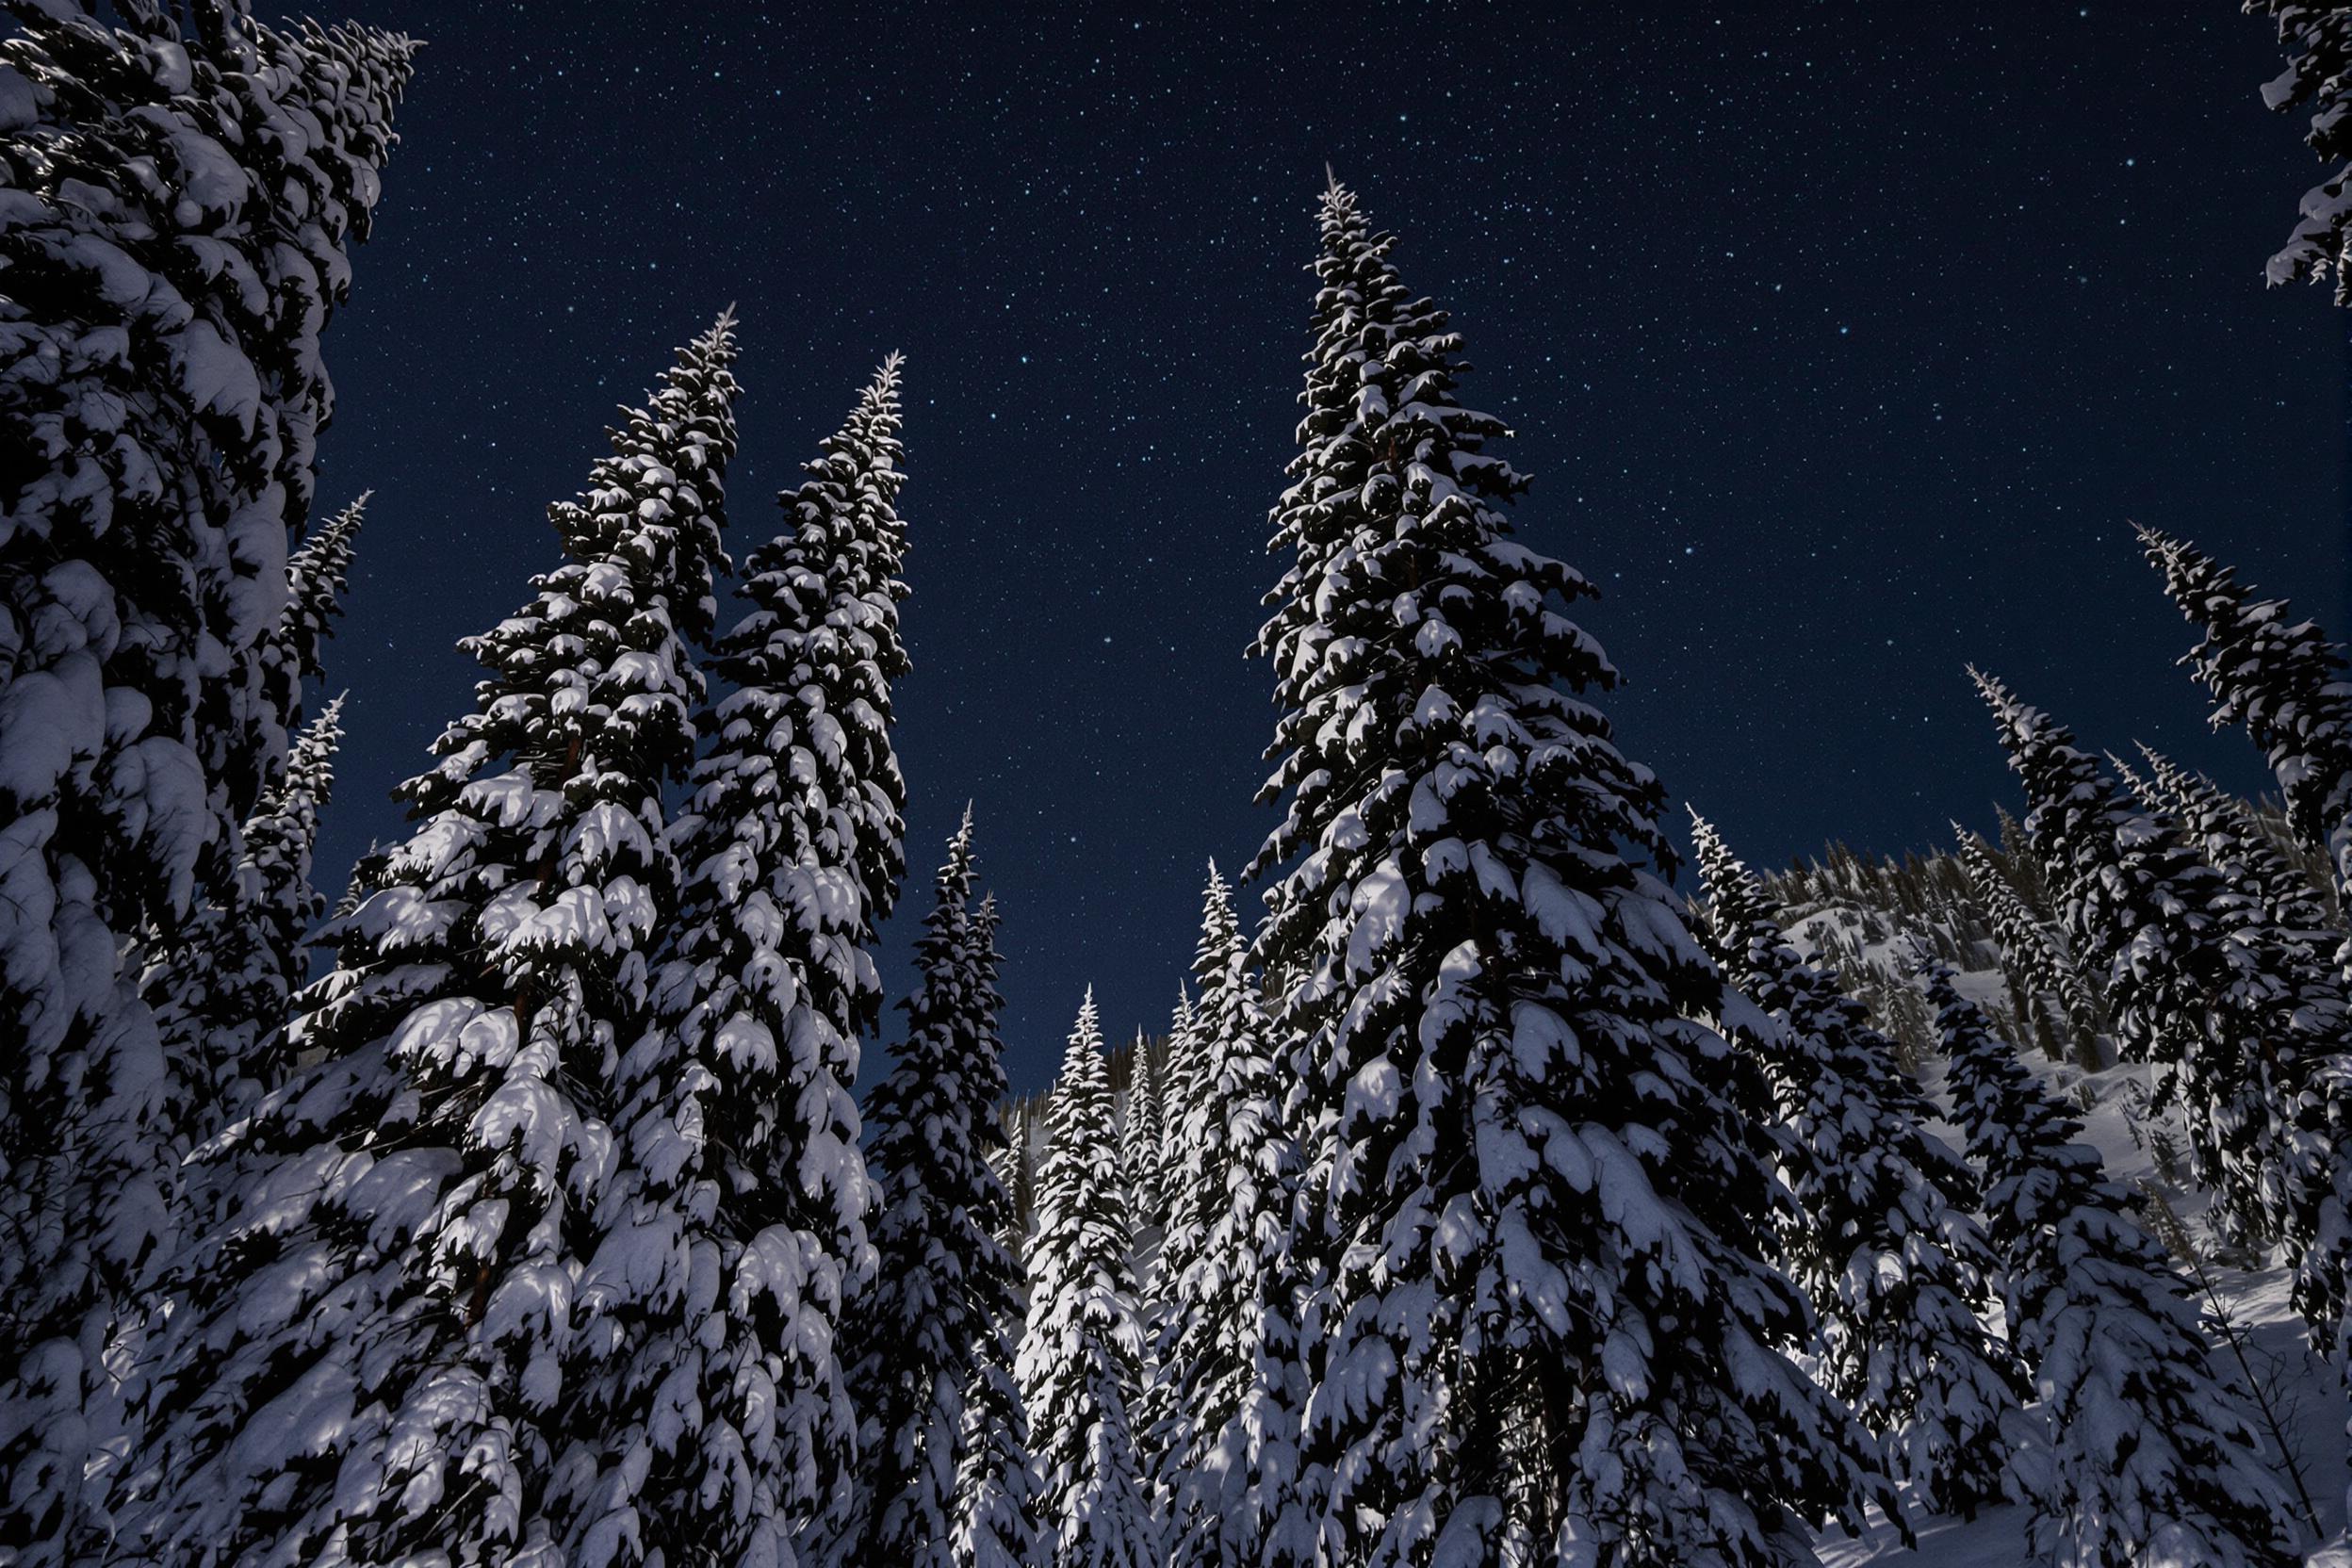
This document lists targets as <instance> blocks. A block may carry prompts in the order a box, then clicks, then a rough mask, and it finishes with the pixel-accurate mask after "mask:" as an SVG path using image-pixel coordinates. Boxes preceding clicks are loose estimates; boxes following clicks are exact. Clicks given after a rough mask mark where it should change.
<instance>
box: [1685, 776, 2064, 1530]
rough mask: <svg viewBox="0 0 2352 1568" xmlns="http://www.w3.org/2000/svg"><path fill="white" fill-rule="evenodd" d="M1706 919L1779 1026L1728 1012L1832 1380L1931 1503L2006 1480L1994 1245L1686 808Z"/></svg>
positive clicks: (2018, 1390)
mask: <svg viewBox="0 0 2352 1568" xmlns="http://www.w3.org/2000/svg"><path fill="white" fill-rule="evenodd" d="M1691 825H1692V833H1693V836H1694V838H1695V841H1696V843H1697V847H1698V852H1699V874H1700V877H1701V879H1702V881H1703V883H1704V885H1705V888H1706V890H1707V936H1708V939H1709V941H1710V944H1711V945H1712V946H1713V947H1714V949H1715V951H1716V954H1717V956H1718V957H1719V958H1720V960H1721V961H1722V963H1723V970H1724V972H1725V973H1726V974H1728V975H1729V976H1730V978H1731V980H1732V982H1733V984H1735V985H1736V986H1738V987H1739V988H1740V991H1741V992H1742V993H1744V994H1745V996H1746V997H1747V998H1748V999H1749V1000H1751V1001H1753V1002H1754V1003H1755V1004H1756V1005H1757V1006H1759V1007H1761V1008H1763V1009H1764V1010H1765V1011H1766V1013H1767V1014H1769V1015H1770V1017H1771V1018H1772V1020H1773V1021H1777V1022H1778V1023H1779V1024H1781V1025H1782V1026H1783V1027H1781V1028H1778V1029H1771V1028H1757V1027H1755V1026H1753V1025H1749V1026H1747V1027H1739V1026H1737V1025H1735V1026H1734V1027H1733V1029H1732V1033H1733V1036H1734V1037H1735V1038H1738V1039H1740V1042H1741V1043H1742V1044H1743V1045H1746V1046H1747V1047H1748V1048H1749V1049H1750V1050H1752V1051H1754V1052H1756V1054H1757V1056H1758V1057H1759V1059H1760V1060H1761V1062H1762V1065H1763V1067H1764V1069H1765V1071H1766V1074H1767V1076H1768V1077H1769V1079H1770V1080H1771V1082H1772V1087H1773V1094H1774V1100H1775V1104H1774V1105H1773V1106H1772V1119H1773V1120H1776V1121H1777V1122H1778V1124H1779V1125H1781V1126H1782V1127H1784V1128H1786V1129H1787V1131H1788V1132H1789V1135H1791V1140H1792V1143H1793V1147H1792V1148H1791V1149H1790V1151H1789V1166H1790V1169H1789V1178H1790V1184H1791V1186H1792V1188H1793V1189H1794V1195H1795V1198H1796V1212H1795V1214H1794V1215H1793V1216H1792V1217H1791V1219H1792V1223H1791V1224H1789V1226H1788V1227H1787V1241H1786V1254H1787V1257H1788V1259H1789V1269H1790V1272H1791V1274H1792V1275H1793V1276H1794V1277H1795V1278H1796V1280H1797V1282H1799V1283H1800V1284H1802V1285H1803V1286H1804V1287H1805V1291H1806V1293H1807V1295H1808V1296H1810V1297H1811V1299H1812V1301H1813V1309H1814V1312H1815V1314H1816V1315H1817V1316H1818V1318H1819V1319H1820V1323H1821V1366H1822V1370H1823V1372H1824V1374H1825V1378H1826V1381H1827V1383H1828V1386H1829V1389H1830V1391H1831V1392H1832V1393H1834V1394H1836V1395H1837V1396H1838V1397H1839V1398H1841V1399H1844V1400H1846V1401H1847V1402H1848V1403H1850V1404H1851V1405H1853V1406H1854V1410H1855V1413H1857V1414H1858V1415H1860V1416H1861V1417H1862V1419H1863V1421H1864V1423H1865V1424H1866V1425H1868V1426H1869V1427H1870V1429H1871V1430H1873V1431H1875V1432H1878V1433H1880V1434H1882V1435H1883V1436H1884V1437H1885V1438H1886V1440H1887V1451H1888V1455H1889V1458H1890V1459H1891V1461H1892V1462H1893V1465H1894V1468H1895V1469H1896V1472H1897V1473H1898V1474H1899V1475H1902V1476H1903V1477H1906V1478H1909V1479H1910V1480H1912V1481H1913V1482H1914V1483H1915V1484H1916V1485H1917V1486H1918V1488H1919V1493H1920V1495H1921V1496H1922V1497H1924V1498H1925V1500H1926V1502H1927V1504H1928V1506H1929V1507H1930V1508H1932V1509H1934V1510H1936V1511H1938V1512H1957V1513H1970V1514H1972V1513H1974V1512H1975V1511H1976V1510H1977V1508H1978V1507H1980V1506H1982V1505H1984V1504H1985V1503H1988V1502H1998V1501H2000V1500H2001V1498H2002V1497H2003V1496H2004V1495H2005V1494H2006V1493H2007V1491H2008V1490H2009V1488H2010V1481H2009V1468H2010V1452H2011V1449H2012V1447H2013V1446H2014V1445H2015V1442H2016V1432H2015V1429H2016V1427H2017V1422H2018V1410H2019V1407H2020V1405H2021V1404H2022V1403H2023V1395H2024V1388H2023V1385H2022V1382H2021V1380H2019V1378H2018V1376H2017V1365H2016V1361H2015V1358H2013V1357H2012V1356H2011V1355H2010V1353H2009V1350H2008V1348H2006V1347H2005V1346H2003V1345H2002V1344H2001V1342H2000V1341H1999V1340H1998V1339H1996V1338H1995V1337H1994V1336H1993V1335H1992V1333H1991V1332H1990V1331H1987V1330H1986V1329H1985V1326H1984V1324H1983V1323H1982V1322H1980V1321H1979V1320H1978V1318H1977V1315H1976V1314H1975V1312H1974V1310H1973V1308H1972V1306H1971V1302H1972V1301H1973V1300H1975V1299H1979V1298H1981V1297H1982V1296H1983V1295H1984V1294H1985V1275H1986V1273H1988V1272H1989V1270H1990V1266H1991V1264H1992V1254H1991V1252H1990V1251H1989V1250H1987V1249H1986V1247H1985V1239H1984V1237H1983V1235H1982V1234H1981V1233H1979V1232H1978V1230H1977V1227H1976V1223H1975V1221H1973V1220H1972V1219H1970V1218H1969V1217H1968V1212H1967V1206H1968V1195H1967V1194H1964V1195H1963V1196H1962V1198H1961V1199H1960V1200H1959V1201H1954V1200H1953V1198H1952V1196H1951V1195H1950V1194H1948V1193H1947V1192H1946V1190H1945V1189H1944V1187H1943V1186H1942V1185H1941V1184H1938V1182H1937V1181H1936V1178H1935V1176H1934V1175H1932V1174H1931V1172H1932V1171H1933V1170H1935V1169H1936V1168H1940V1167H1941V1166H1943V1165H1944V1164H1945V1163H1946V1162H1945V1161H1944V1160H1943V1159H1942V1157H1941V1155H1940V1153H1939V1152H1937V1151H1936V1150H1935V1149H1934V1148H1933V1147H1932V1146H1931V1139H1930V1137H1929V1135H1928V1134H1927V1132H1926V1129H1925V1128H1924V1127H1923V1126H1921V1124H1920V1118H1919V1114H1918V1111H1917V1109H1916V1108H1915V1106H1916V1091H1913V1090H1911V1089H1910V1088H1909V1087H1908V1086H1906V1085H1904V1084H1903V1083H1902V1082H1901V1078H1902V1069H1901V1068H1899V1067H1897V1066H1896V1065H1895V1062H1894V1054H1893V1050H1892V1048H1891V1046H1890V1045H1889V1044H1888V1042H1887V1039H1886V1038H1885V1037H1883V1036H1881V1035H1880V1034H1879V1033H1878V1031H1877V1030H1875V1029H1873V1028H1871V1027H1870V1017H1869V1014H1868V1013H1867V1012H1866V1011H1865V1010H1864V1008H1863V1007H1862V1005H1861V1004H1859V1003H1857V1002H1855V1001H1854V999H1852V998H1851V997H1849V996H1847V995H1846V994H1845V993H1844V992H1843V991H1842V990H1841V989H1839V988H1838V982H1837V978H1836V976H1835V975H1833V974H1831V973H1828V972H1825V971H1823V970H1821V968H1819V967H1817V966H1815V965H1812V964H1808V963H1806V962H1805V960H1804V959H1803V958H1801V957H1800V956H1798V954H1797V951H1796V949H1795V948H1794V947H1792V946H1790V945H1789V939H1788V938H1787V936H1786V935H1785V934H1784V933H1783V931H1782V929H1781V925H1780V920H1779V914H1778V911H1777V910H1776V909H1775V908H1774V907H1773V905H1772V901H1771V898H1770V897H1769V895H1767V894H1766V892H1765V890H1764V886H1763V884H1762V883H1761V882H1760V881H1758V880H1757V878H1756V875H1755V874H1754V873H1752V872H1750V871H1749V870H1748V868H1747V867H1746V866H1744V865H1742V864H1740V861H1739V860H1738V859H1737V858H1734V857H1733V855H1732V853H1731V851H1730V849H1729V848H1728V847H1727V846H1726V845H1725V844H1724V842H1723V836H1722V835H1721V834H1719V833H1718V832H1717V831H1716V830H1715V827H1714V825H1712V824H1710V823H1708V822H1707V820H1706V819H1705V818H1703V817H1701V816H1699V815H1698V814H1697V813H1696V812H1695V811H1694V812H1692V813H1691Z"/></svg>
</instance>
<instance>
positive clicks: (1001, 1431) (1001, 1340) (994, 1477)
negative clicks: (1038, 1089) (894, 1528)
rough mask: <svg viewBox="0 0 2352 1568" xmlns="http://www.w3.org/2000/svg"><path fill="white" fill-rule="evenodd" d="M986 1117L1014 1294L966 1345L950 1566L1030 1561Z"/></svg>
mask: <svg viewBox="0 0 2352 1568" xmlns="http://www.w3.org/2000/svg"><path fill="white" fill-rule="evenodd" d="M996 922H997V914H996V895H995V894H993V893H990V894H988V895H987V896H985V897H983V898H982V899H981V900H980V906H979V907H978V908H976V909H974V910H973V911H972V922H971V928H970V932H969V935H968V938H967V939H968V940H969V942H970V943H971V946H972V952H974V953H975V954H977V955H978V956H979V958H980V962H981V964H982V966H983V967H982V970H981V976H980V981H981V984H982V985H983V986H985V987H986V988H988V992H989V994H990V995H994V994H995V991H996V977H997V972H998V969H999V966H1000V964H1001V963H1002V959H1001V958H1000V957H999V956H998V954H997V950H996ZM1001 1069H1002V1064H1001V1063H1000V1070H1001ZM999 1103H1002V1097H1001V1096H1000V1098H999ZM989 1120H990V1122H991V1123H992V1124H993V1125H994V1126H995V1127H996V1128H997V1135H996V1137H995V1139H994V1140H993V1147H991V1148H990V1149H989V1151H988V1154H989V1164H990V1168H991V1169H992V1170H993V1171H994V1172H995V1174H996V1178H997V1184H998V1188H999V1190H1001V1191H1003V1192H1005V1194H1006V1199H1005V1206H1004V1209H1003V1211H1002V1229H1001V1230H1000V1231H999V1232H998V1233H997V1241H998V1244H999V1245H1000V1246H1001V1247H1002V1248H1003V1249H1004V1250H1005V1257H1006V1259H1007V1260H1008V1261H1009V1262H1011V1264H1012V1266H1013V1270H1014V1278H1013V1280H1012V1282H1011V1284H1012V1291H1013V1295H1014V1297H1015V1298H1016V1299H1015V1301H1014V1303H1013V1305H1012V1306H1011V1307H1010V1309H1009V1310H1007V1311H1005V1312H1004V1313H1002V1314H1000V1315H998V1316H997V1317H996V1319H995V1320H994V1321H993V1322H992V1323H990V1324H989V1325H988V1328H987V1331H986V1332H987V1337H986V1338H984V1339H982V1340H980V1341H978V1342H977V1343H976V1345H975V1347H974V1349H973V1352H972V1383H971V1385H970V1386H969V1387H968V1388H967V1389H966V1390H965V1392H964V1426H963V1431H962V1433H961V1434H960V1436H959V1437H958V1439H957V1442H956V1503H955V1508H956V1522H955V1527H954V1530H953V1532H952V1533H951V1535H950V1537H949V1551H950V1560H951V1561H952V1562H953V1563H954V1564H955V1568H1030V1564H1031V1562H1032V1560H1033V1559H1032V1555H1031V1554H1032V1553H1033V1552H1034V1551H1035V1550H1036V1548H1037V1538H1038V1526H1037V1469H1036V1466H1035V1464H1034V1463H1033V1462H1032V1461H1031V1458H1030V1453H1029V1413H1028V1411H1027V1409H1026V1408H1025V1407H1024V1406H1023V1405H1022V1403H1021V1383H1020V1380H1018V1379H1017V1378H1016V1377H1015V1376H1014V1368H1015V1363H1016V1360H1017V1358H1018V1357H1019V1355H1020V1352H1021V1318H1022V1311H1023V1309H1022V1304H1021V1301H1020V1299H1019V1298H1020V1297H1021V1294H1022V1276H1021V1264H1020V1260H1019V1259H1018V1258H1017V1257H1016V1256H1015V1255H1014V1252H1013V1247H1014V1246H1015V1245H1016V1244H1017V1243H1018V1242H1019V1241H1020V1239H1021V1238H1020V1236H1019V1235H1018V1232H1019V1230H1020V1228H1021V1221H1020V1217H1018V1216H1017V1215H1016V1214H1015V1213H1014V1212H1013V1201H1012V1198H1011V1192H1012V1184H1011V1182H1010V1181H1008V1180H1006V1177H1005V1168H1004V1166H1003V1165H1000V1164H999V1163H998V1162H1000V1161H1002V1162H1005V1164H1007V1165H1018V1163H1019V1158H1018V1152H1017V1151H1015V1150H1014V1149H1013V1148H1012V1144H1011V1139H1010V1137H1009V1136H1007V1135H1006V1131H1005V1120H1004V1119H1003V1118H1002V1117H1001V1116H998V1115H994V1114H991V1115H990V1117H989Z"/></svg>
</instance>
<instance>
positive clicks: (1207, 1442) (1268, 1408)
mask: <svg viewBox="0 0 2352 1568" xmlns="http://www.w3.org/2000/svg"><path fill="white" fill-rule="evenodd" d="M1193 977H1194V980H1195V982H1196V983H1197V984H1198V986H1199V988H1200V1001H1199V1003H1198V1005H1196V1006H1194V1007H1192V1008H1191V1009H1189V1012H1190V1018H1189V1020H1188V1021H1189V1024H1190V1029H1191V1035H1192V1038H1193V1045H1194V1049H1195V1051H1196V1052H1197V1053H1198V1058H1197V1059H1198V1062H1199V1070H1198V1072H1197V1074H1196V1078H1195V1087H1194V1089H1193V1091H1192V1093H1191V1094H1190V1095H1189V1096H1187V1097H1186V1098H1184V1099H1183V1100H1182V1101H1180V1102H1179V1105H1178V1109H1179V1111H1180V1113H1181V1114H1180V1115H1179V1116H1178V1117H1177V1119H1176V1134H1175V1150H1176V1156H1175V1162H1174V1165H1173V1167H1172V1168H1171V1169H1170V1171H1169V1181H1168V1194H1169V1219H1168V1228H1169V1233H1171V1234H1174V1233H1178V1232H1180V1231H1181V1232H1183V1233H1185V1234H1186V1235H1188V1236H1191V1237H1192V1238H1194V1239H1193V1241H1192V1243H1191V1245H1190V1246H1188V1247H1187V1248H1186V1249H1185V1250H1184V1258H1183V1265H1184V1266H1183V1268H1182V1269H1181V1271H1176V1270H1171V1271H1170V1272H1169V1273H1168V1285H1167V1293H1168V1315H1167V1316H1166V1318H1165V1320H1164V1321H1163V1322H1162V1323H1161V1324H1160V1325H1159V1327H1158V1337H1159V1353H1158V1354H1157V1356H1155V1357H1154V1358H1153V1359H1154V1362H1155V1364H1156V1365H1157V1367H1158V1369H1159V1377H1160V1383H1161V1387H1160V1389H1159V1390H1157V1391H1156V1392H1157V1393H1158V1396H1159V1397H1157V1398H1155V1399H1154V1401H1153V1406H1154V1411H1155V1425H1156V1428H1157V1429H1156V1430H1155V1431H1154V1432H1153V1433H1152V1451H1153V1454H1154V1456H1155V1458H1156V1460H1157V1462H1158V1467H1159V1468H1158V1474H1157V1475H1156V1476H1155V1477H1154V1484H1153V1493H1154V1495H1155V1496H1156V1497H1157V1498H1158V1499H1159V1501H1160V1505H1161V1508H1162V1512H1163V1517H1164V1520H1165V1523H1166V1526H1167V1529H1168V1562H1169V1564H1170V1565H1171V1568H1196V1565H1197V1568H1242V1565H1244V1564H1250V1565H1254V1564H1257V1563H1260V1562H1263V1561H1265V1560H1266V1558H1267V1555H1268V1554H1267V1550H1266V1542H1265V1540H1264V1539H1263V1532H1264V1528H1265V1526H1266V1523H1267V1522H1268V1521H1270V1520H1275V1519H1279V1518H1280V1517H1281V1516H1282V1513H1283V1512H1284V1511H1285V1510H1286V1508H1287V1507H1288V1505H1289V1504H1290V1502H1291V1499H1290V1498H1289V1497H1287V1496H1285V1495H1284V1489H1285V1487H1286V1484H1287V1483H1288V1482H1289V1480H1290V1476H1289V1475H1288V1471H1289V1469H1290V1467H1291V1465H1292V1463H1293V1459H1292V1455H1293V1454H1294V1453H1295V1449H1296V1446H1297V1441H1298V1436H1297V1432H1296V1430H1295V1424H1296V1411H1295V1409H1294V1408H1292V1407H1293V1406H1294V1404H1295V1399H1296V1390H1295V1387H1294V1386H1293V1384H1294V1380H1293V1379H1292V1378H1291V1377H1290V1374H1289V1366H1288V1362H1287V1358H1286V1355H1285V1352H1286V1351H1288V1350H1290V1349H1291V1348H1292V1340H1293V1338H1294V1337H1295V1336H1294V1327H1293V1324H1292V1322H1291V1320H1292V1318H1293V1317H1294V1316H1295V1309H1294V1307H1293V1305H1292V1303H1290V1302H1289V1301H1287V1300H1286V1299H1283V1296H1284V1282H1285V1280H1286V1273H1285V1270H1284V1268H1283V1260H1282V1253H1283V1251H1284V1250H1285V1249H1286V1248H1287V1246H1288V1242H1289V1223H1290V1215H1291V1210H1292V1206H1293V1204H1294V1202H1295V1201H1296V1197H1297V1187H1298V1182H1299V1163H1300V1162H1299V1146H1298V1143H1297V1142H1296V1140H1295V1139H1293V1138H1292V1137H1291V1135H1290V1133H1289V1131H1288V1129H1287V1128H1286V1127H1285V1126H1284V1124H1283V1121H1282V1077H1281V1071H1280V1068H1279V1066H1278V1062H1277V1055H1276V1052H1275V1049H1274V1043H1273V1039H1272V1036H1271V1032H1270V1030H1269V1028H1268V1026H1267V1021H1266V1011H1265V1005H1264V1003H1263V1001H1262V1000H1261V998H1260V997H1259V994H1258V988H1257V980H1256V977H1255V976H1254V975H1252V974H1251V973H1250V970H1249V954H1248V950H1247V948H1246V947H1245V946H1244V944H1243V942H1242V939H1241V930H1240V926H1239V923H1238V922H1237V921H1236V919H1235V917H1234V913H1233V895H1232V893H1231V892H1230V891H1229V890H1227V888H1226V885H1225V880H1224V878H1223V877H1221V876H1219V875H1218V874H1217V867H1216V866H1215V865H1211V866H1210V867H1209V881H1208V887H1207V889H1206V890H1204V892H1203V893H1202V895H1201V943H1200V947H1199V950H1198V952H1197V954H1196V956H1195V957H1194V959H1193Z"/></svg>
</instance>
